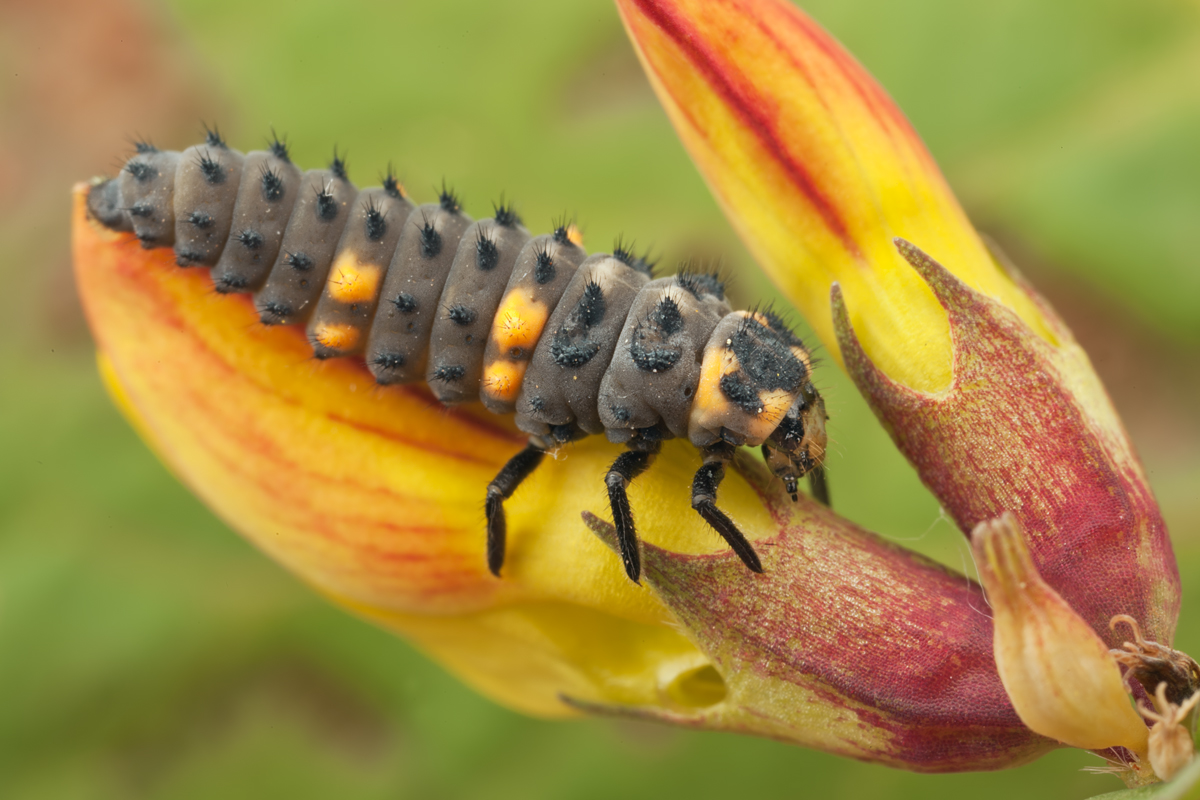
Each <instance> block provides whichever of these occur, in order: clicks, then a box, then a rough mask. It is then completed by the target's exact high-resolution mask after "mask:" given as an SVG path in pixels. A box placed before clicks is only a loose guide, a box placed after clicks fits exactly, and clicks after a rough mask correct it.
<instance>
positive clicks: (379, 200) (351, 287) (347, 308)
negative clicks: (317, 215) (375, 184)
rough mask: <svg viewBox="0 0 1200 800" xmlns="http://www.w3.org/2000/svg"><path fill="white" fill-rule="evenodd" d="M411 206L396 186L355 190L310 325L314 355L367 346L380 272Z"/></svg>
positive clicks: (326, 355)
mask: <svg viewBox="0 0 1200 800" xmlns="http://www.w3.org/2000/svg"><path fill="white" fill-rule="evenodd" d="M412 210H413V204H412V203H410V202H409V201H408V200H407V199H405V198H404V197H403V196H401V194H400V192H399V191H398V190H396V189H383V188H377V189H363V190H362V191H361V192H359V193H358V197H357V198H355V201H354V204H353V206H352V207H351V209H350V217H349V219H348V220H347V222H346V227H345V229H344V230H343V231H342V238H341V241H340V242H339V243H338V247H337V251H336V252H335V253H334V256H333V265H332V266H331V267H330V269H329V276H328V278H327V279H326V281H325V286H324V289H323V290H322V292H321V297H320V299H319V300H318V301H317V307H316V310H315V311H314V312H313V315H312V319H311V320H310V321H309V324H308V340H309V342H310V343H311V344H312V346H313V353H314V354H315V355H316V356H317V358H333V357H336V356H349V355H357V354H359V353H362V352H363V350H364V349H365V348H366V343H367V334H368V333H369V331H370V328H371V319H372V318H373V317H374V316H375V305H376V303H377V302H378V300H379V291H380V289H381V288H382V284H383V276H384V274H385V273H386V272H387V269H388V267H389V265H390V264H391V263H392V254H393V253H394V252H395V250H396V243H397V242H398V241H399V239H400V233H401V231H402V230H403V229H404V223H405V222H406V221H407V220H408V216H409V214H410V213H412Z"/></svg>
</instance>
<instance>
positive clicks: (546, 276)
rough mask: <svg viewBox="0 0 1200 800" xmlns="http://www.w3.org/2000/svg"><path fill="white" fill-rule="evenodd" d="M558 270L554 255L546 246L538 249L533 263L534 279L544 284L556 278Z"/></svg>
mask: <svg viewBox="0 0 1200 800" xmlns="http://www.w3.org/2000/svg"><path fill="white" fill-rule="evenodd" d="M556 272H557V271H556V270H555V269H554V257H553V256H551V255H550V253H549V252H548V251H547V250H546V249H545V248H542V249H541V250H538V251H537V257H536V260H535V261H534V264H533V279H534V280H535V281H537V282H538V284H541V285H544V284H547V283H549V282H550V281H552V280H554V276H555V274H556Z"/></svg>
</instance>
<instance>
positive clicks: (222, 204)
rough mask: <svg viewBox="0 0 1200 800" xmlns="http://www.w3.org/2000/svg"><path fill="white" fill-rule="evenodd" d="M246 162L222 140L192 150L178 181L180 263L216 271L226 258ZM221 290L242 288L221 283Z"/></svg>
mask: <svg viewBox="0 0 1200 800" xmlns="http://www.w3.org/2000/svg"><path fill="white" fill-rule="evenodd" d="M244 160H245V159H244V157H243V156H242V154H241V153H239V152H238V151H236V150H231V149H230V148H229V147H228V146H227V145H226V144H225V143H224V142H223V141H221V140H220V139H219V138H216V137H213V136H210V137H209V141H208V142H205V143H204V144H198V145H195V146H193V147H189V148H188V149H187V150H184V151H183V155H182V156H180V158H179V169H178V171H177V173H176V176H175V263H177V264H179V266H181V267H190V266H195V265H201V264H202V265H204V266H206V267H211V266H213V265H214V264H216V263H217V259H218V258H220V257H221V251H222V250H224V248H225V242H227V241H228V240H229V231H230V228H231V227H232V226H233V206H234V201H235V200H236V198H237V193H238V185H239V184H240V182H241V178H242V163H243V161H244ZM216 286H217V291H237V290H238V289H239V288H240V287H236V286H230V287H225V286H222V285H221V284H219V283H218V284H216Z"/></svg>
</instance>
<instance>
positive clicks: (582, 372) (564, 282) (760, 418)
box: [88, 131, 828, 581]
mask: <svg viewBox="0 0 1200 800" xmlns="http://www.w3.org/2000/svg"><path fill="white" fill-rule="evenodd" d="M137 150H138V152H137V154H136V155H135V156H133V157H132V158H131V159H130V160H129V162H128V163H127V164H126V165H125V167H124V168H123V169H122V171H121V174H120V175H119V176H118V177H117V178H116V179H114V180H110V181H106V182H102V183H98V184H96V185H95V186H93V188H92V190H91V193H90V194H89V197H88V209H89V211H90V212H91V214H92V215H93V216H94V217H95V218H96V219H97V220H98V221H100V222H101V223H103V224H105V225H107V226H109V227H110V228H113V229H116V230H122V231H132V232H133V233H134V235H136V236H137V238H138V239H139V241H140V242H141V244H142V246H143V247H170V246H174V248H175V256H176V263H178V264H179V265H180V266H191V265H207V266H213V267H214V268H213V272H212V275H213V280H214V284H215V286H216V288H217V290H218V291H220V292H254V293H255V297H254V302H255V307H256V308H257V309H258V312H259V315H260V319H261V320H262V322H263V323H264V324H266V325H280V324H288V325H293V324H294V325H301V324H302V325H306V327H307V334H308V339H309V342H310V344H311V345H312V347H313V352H314V355H315V356H316V357H318V358H333V357H346V356H353V357H361V358H364V359H365V361H366V364H367V366H368V367H369V369H370V370H371V372H372V374H373V375H374V376H375V379H376V380H377V381H378V382H379V383H380V384H394V383H414V382H418V381H425V382H426V383H428V384H429V385H430V388H431V390H432V391H433V393H434V395H435V396H436V397H437V398H438V399H439V400H440V401H441V402H443V403H446V404H448V405H450V404H456V403H463V402H470V401H473V400H476V399H481V400H482V401H483V403H484V405H485V406H486V407H487V408H488V409H489V410H491V411H493V412H495V413H500V414H508V413H515V416H516V424H517V426H518V427H519V428H520V429H521V430H523V431H525V432H527V433H528V434H530V440H529V445H528V446H527V447H526V448H525V450H523V451H522V452H520V453H518V454H516V455H515V456H513V458H512V459H510V461H509V462H508V464H506V465H505V467H504V468H503V469H502V470H501V471H500V473H499V474H498V475H497V476H496V478H495V479H494V480H493V481H492V482H491V484H489V486H488V487H487V500H486V505H485V508H486V516H487V562H488V567H489V568H490V569H491V570H492V572H494V573H495V574H497V575H499V574H500V569H501V567H502V566H503V562H504V552H505V541H506V536H507V530H506V521H505V514H504V501H505V500H506V499H507V498H509V497H511V496H512V494H513V492H514V491H515V490H516V489H517V487H518V486H519V485H520V483H521V481H522V480H524V478H525V477H527V476H528V475H529V474H530V473H531V472H532V471H533V470H534V469H535V468H536V467H537V466H538V464H540V463H541V462H542V460H543V456H544V454H545V452H546V451H549V450H555V449H557V448H559V447H560V446H562V445H563V444H565V443H567V442H571V441H573V440H575V439H579V438H582V437H584V436H588V435H594V434H599V433H605V434H606V435H607V436H608V438H609V439H610V440H612V441H614V442H622V443H624V444H625V445H626V447H627V448H628V450H627V452H625V453H622V454H621V455H620V456H619V457H618V458H617V459H616V460H615V461H614V462H613V465H612V466H611V467H610V469H609V471H608V473H607V475H606V476H605V484H606V487H607V491H608V496H609V502H610V505H611V508H612V512H613V521H614V524H615V526H616V529H617V539H618V542H619V544H620V552H621V558H622V561H623V562H624V565H625V571H626V573H627V574H628V575H629V577H630V578H631V579H633V580H634V581H636V580H638V578H639V575H640V569H641V566H640V553H639V549H638V539H637V535H636V531H635V529H634V522H633V514H632V511H631V509H630V507H629V501H628V496H627V488H628V485H629V483H630V482H631V481H633V480H634V479H635V478H636V477H637V476H638V475H639V474H640V473H641V472H643V471H644V470H645V469H647V468H648V467H649V466H650V464H651V462H652V461H653V459H654V457H655V455H656V454H657V453H658V451H659V449H660V448H661V444H662V441H663V440H665V439H669V438H672V437H683V436H686V437H687V438H688V439H689V440H690V441H691V443H692V444H694V445H695V446H697V447H698V448H700V450H701V455H702V461H703V463H702V465H701V466H700V468H699V470H698V471H697V472H696V475H695V479H694V481H693V486H692V507H693V508H694V509H695V510H696V511H697V512H698V513H699V514H700V516H701V517H702V518H703V519H705V520H706V521H707V522H708V523H709V524H710V525H711V526H712V528H713V529H714V530H716V532H717V533H718V534H720V535H721V536H722V537H723V538H724V539H725V541H726V542H727V543H728V544H729V545H730V547H731V548H732V549H733V550H734V551H735V552H736V553H737V555H738V556H739V557H740V558H741V559H742V561H743V562H744V563H745V564H746V566H747V567H749V568H750V569H752V570H754V571H762V564H761V563H760V561H759V559H758V555H757V554H756V553H755V550H754V547H753V545H751V543H750V542H749V541H747V540H746V538H745V537H744V536H743V535H742V533H741V531H740V530H739V529H738V527H737V525H736V524H735V523H734V522H733V521H732V520H731V519H729V517H728V516H726V515H725V514H724V513H723V512H721V511H720V509H719V508H718V507H717V506H716V493H717V489H718V486H719V485H720V482H721V480H722V478H723V476H724V474H725V464H726V463H728V462H729V461H730V460H731V459H732V457H733V454H734V452H735V450H736V448H737V447H739V446H742V445H747V446H761V447H762V450H763V455H764V457H765V459H766V462H767V465H768V466H769V467H770V468H771V470H772V471H773V472H774V473H775V474H776V475H777V476H779V477H780V478H781V479H782V480H783V481H784V485H785V487H786V488H787V490H788V491H789V492H790V493H792V494H793V497H794V496H795V492H796V481H797V479H798V478H800V477H801V476H803V475H805V474H809V475H811V476H812V477H813V482H812V485H813V488H814V494H816V495H817V496H818V497H819V498H820V499H822V500H823V501H825V502H827V500H828V497H827V494H826V492H825V489H824V485H825V484H824V478H823V471H822V468H821V465H822V461H823V459H824V455H825V440H826V436H825V409H824V403H823V401H822V400H821V397H820V395H819V394H818V393H817V391H816V389H815V388H814V387H813V385H812V380H811V362H810V357H809V354H808V351H807V349H805V347H804V345H803V343H802V342H801V341H800V340H799V339H798V338H797V337H796V336H795V335H794V334H793V333H792V332H791V331H790V330H789V329H788V328H787V326H786V325H784V324H783V323H782V321H781V320H780V319H779V318H778V317H777V316H776V315H774V314H772V313H770V312H765V311H754V312H750V311H731V309H730V306H729V304H728V302H727V301H726V299H725V295H724V286H723V285H722V283H721V281H720V280H719V279H717V277H716V276H714V275H708V274H703V273H696V272H690V271H685V272H683V273H681V274H678V275H675V276H672V277H667V278H660V279H658V280H651V275H650V272H651V265H649V264H648V263H647V262H646V260H645V259H644V258H637V257H635V256H633V255H632V254H631V253H630V252H629V251H628V249H627V248H624V247H621V246H618V247H617V248H616V249H615V250H614V253H613V254H612V255H609V254H606V253H599V254H594V255H592V256H587V254H586V253H585V251H584V249H583V248H582V246H581V245H580V242H579V240H578V234H577V231H576V230H575V228H574V226H568V225H556V226H555V230H554V231H553V233H550V234H545V235H542V236H537V237H533V236H531V234H530V233H529V231H527V230H526V229H525V228H524V227H523V226H522V225H521V222H520V220H519V219H518V218H517V216H516V214H514V213H513V212H512V210H511V209H509V208H507V207H505V206H504V205H501V206H498V207H497V208H496V213H495V215H494V217H491V218H488V219H482V220H479V221H473V220H472V219H471V217H470V216H468V215H467V214H465V213H463V211H462V209H461V208H460V207H459V204H458V201H457V199H455V197H454V195H453V194H452V193H450V192H447V191H445V190H443V192H442V194H441V197H440V198H439V202H437V203H431V204H426V205H423V206H420V207H419V208H414V207H413V204H412V203H411V202H410V201H409V200H408V199H407V198H406V197H405V196H404V193H403V190H402V189H401V188H400V187H399V185H398V184H397V183H396V181H395V179H394V178H392V177H391V173H390V171H389V173H388V175H387V177H386V178H385V179H384V181H383V186H382V187H376V188H370V189H364V190H362V191H359V190H358V189H356V188H355V186H354V184H352V183H351V182H350V180H349V178H348V177H347V174H346V168H345V164H344V162H343V161H342V160H341V159H339V158H338V157H337V155H336V153H335V155H334V160H333V162H332V163H331V165H330V167H329V169H325V170H311V171H309V172H305V173H303V174H301V172H300V170H299V169H298V168H297V167H296V166H295V165H293V164H292V163H291V161H290V160H289V159H288V157H287V150H286V147H284V146H283V145H282V144H281V143H280V142H279V141H278V140H275V141H273V142H272V143H271V145H270V147H269V149H268V150H266V151H260V152H252V153H250V154H249V155H246V156H242V155H241V154H240V153H238V152H237V151H235V150H232V149H230V148H229V147H228V146H227V145H226V144H225V142H224V141H223V140H222V139H221V138H220V136H219V135H218V134H217V133H216V132H215V131H211V132H209V134H208V136H207V138H206V141H205V142H204V143H203V144H200V145H197V146H195V147H191V148H189V149H187V150H185V151H184V152H183V153H174V152H167V151H159V150H157V149H156V148H154V147H152V146H150V145H146V144H139V145H138V146H137ZM214 265H215V266H214Z"/></svg>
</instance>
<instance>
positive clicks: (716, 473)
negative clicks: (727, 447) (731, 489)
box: [692, 461, 763, 572]
mask: <svg viewBox="0 0 1200 800" xmlns="http://www.w3.org/2000/svg"><path fill="white" fill-rule="evenodd" d="M724 478H725V463H724V462H723V461H710V462H708V463H706V464H705V465H704V466H702V467H700V469H698V470H696V477H695V478H694V479H693V480H692V508H694V509H696V511H697V512H698V513H699V514H700V516H701V517H704V521H705V522H707V523H708V524H709V525H711V526H712V527H713V530H715V531H716V532H717V533H719V534H721V538H722V539H724V540H725V541H726V542H727V543H728V544H729V546H730V547H731V548H733V552H735V553H737V555H738V558H740V559H741V560H742V563H743V564H745V565H746V566H747V567H748V568H749V569H750V571H751V572H762V571H763V568H762V562H761V561H759V560H758V553H756V552H754V546H753V545H752V544H750V542H749V540H747V539H746V537H745V536H743V535H742V532H741V531H739V530H738V528H737V525H734V524H733V520H731V519H730V518H729V517H728V516H726V515H725V512H723V511H722V510H721V509H719V508H717V487H718V486H720V485H721V481H722V480H724Z"/></svg>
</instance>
